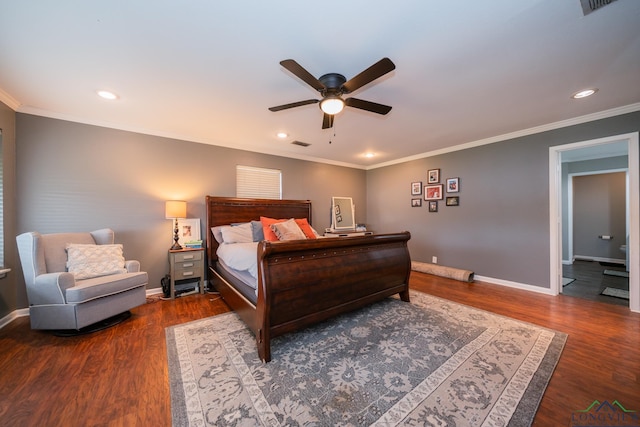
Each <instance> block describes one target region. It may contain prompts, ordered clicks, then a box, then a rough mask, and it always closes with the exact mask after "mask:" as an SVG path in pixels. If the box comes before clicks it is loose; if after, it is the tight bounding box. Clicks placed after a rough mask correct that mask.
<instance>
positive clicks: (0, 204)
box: [0, 129, 4, 267]
mask: <svg viewBox="0 0 640 427" xmlns="http://www.w3.org/2000/svg"><path fill="white" fill-rule="evenodd" d="M3 163H4V162H3V158H2V129H0V267H3V266H4V168H3V166H2V165H3Z"/></svg>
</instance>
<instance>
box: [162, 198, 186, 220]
mask: <svg viewBox="0 0 640 427" xmlns="http://www.w3.org/2000/svg"><path fill="white" fill-rule="evenodd" d="M164 216H165V217H166V218H167V219H173V218H186V217H187V202H185V201H184V200H168V201H167V202H166V204H165V208H164Z"/></svg>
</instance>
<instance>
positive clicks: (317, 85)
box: [280, 59, 326, 91]
mask: <svg viewBox="0 0 640 427" xmlns="http://www.w3.org/2000/svg"><path fill="white" fill-rule="evenodd" d="M280 65H282V66H283V67H284V68H286V69H287V70H289V71H291V72H292V73H293V74H294V75H296V76H297V77H298V78H299V79H300V80H302V81H303V82H305V83H306V84H308V85H309V86H311V87H312V88H314V89H315V90H317V91H323V90H325V89H326V87H325V85H323V84H322V82H321V81H320V80H318V79H316V78H315V77H313V75H311V73H309V72H308V71H307V70H305V69H304V68H302V65H300V64H298V63H297V62H296V61H294V60H293V59H285V60H284V61H280Z"/></svg>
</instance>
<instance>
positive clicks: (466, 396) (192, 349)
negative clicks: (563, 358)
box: [166, 292, 567, 426]
mask: <svg viewBox="0 0 640 427" xmlns="http://www.w3.org/2000/svg"><path fill="white" fill-rule="evenodd" d="M411 298H412V303H411V304H408V303H406V302H402V301H400V300H398V299H395V298H389V299H386V300H385V301H382V302H380V303H376V304H373V305H371V306H369V307H366V308H364V309H362V310H359V311H356V312H353V313H349V314H346V315H343V316H340V317H337V318H335V319H333V320H330V321H327V322H324V323H321V324H319V325H316V326H314V327H311V328H308V329H305V330H304V331H301V332H298V333H292V334H287V335H285V336H281V337H278V338H276V339H274V340H273V341H272V361H271V362H269V363H262V362H261V361H260V360H259V358H258V354H257V350H256V343H255V339H254V337H253V335H252V333H251V332H250V331H249V330H248V329H247V328H246V327H245V325H244V323H243V322H242V321H241V320H240V319H239V318H238V316H237V315H236V314H235V313H226V314H223V315H219V316H214V317H210V318H207V319H203V320H198V321H195V322H190V323H186V324H182V325H178V326H173V327H170V328H167V330H166V339H167V353H168V358H169V380H170V389H171V412H172V417H173V425H174V426H187V425H192V426H213V425H215V426H254V425H269V426H284V425H286V426H297V425H313V426H338V425H353V426H355V425H380V426H395V425H438V426H440V425H442V426H471V425H473V426H481V425H488V426H507V425H511V426H525V425H530V424H531V422H532V421H533V417H534V415H535V412H536V410H537V408H538V405H539V402H540V399H541V398H542V394H543V393H544V390H545V388H546V386H547V384H548V381H549V379H550V378H551V374H552V373H553V370H554V368H555V366H556V363H557V361H558V359H559V358H560V353H561V352H562V348H563V346H564V343H565V341H566V338H567V337H566V335H565V334H562V333H559V332H555V331H551V330H547V329H543V328H540V327H537V326H534V325H531V324H528V323H523V322H519V321H516V320H513V319H510V318H506V317H501V316H497V315H494V314H491V313H488V312H485V311H481V310H477V309H473V308H470V307H467V306H463V305H460V304H456V303H453V302H450V301H447V300H443V299H439V298H435V297H432V296H429V295H426V294H423V293H419V292H412V293H411Z"/></svg>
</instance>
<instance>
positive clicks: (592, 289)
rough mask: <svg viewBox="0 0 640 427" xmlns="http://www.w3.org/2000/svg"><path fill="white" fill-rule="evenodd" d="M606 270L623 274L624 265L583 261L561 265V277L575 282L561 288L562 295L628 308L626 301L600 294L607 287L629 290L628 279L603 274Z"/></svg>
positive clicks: (627, 301)
mask: <svg viewBox="0 0 640 427" xmlns="http://www.w3.org/2000/svg"><path fill="white" fill-rule="evenodd" d="M607 270H611V271H618V272H624V271H625V267H624V264H606V263H600V262H597V261H584V260H576V261H574V262H573V264H571V265H563V266H562V276H563V277H568V278H571V279H575V280H574V281H573V282H571V283H569V284H568V285H566V286H563V288H562V293H563V294H564V295H568V296H573V297H578V298H583V299H588V300H591V301H598V302H604V303H607V304H615V305H623V306H625V307H629V300H628V299H623V298H618V297H612V296H606V295H602V294H601V293H602V291H603V290H604V289H605V288H607V287H611V288H616V289H624V290H627V291H628V290H629V278H628V277H626V278H625V277H620V276H614V275H609V274H604V273H605V271H607Z"/></svg>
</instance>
